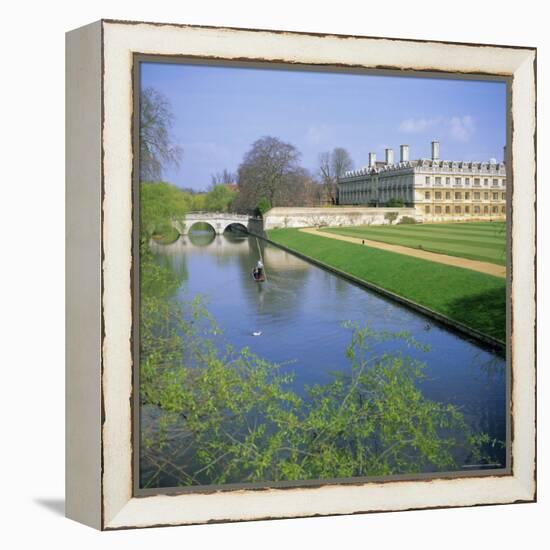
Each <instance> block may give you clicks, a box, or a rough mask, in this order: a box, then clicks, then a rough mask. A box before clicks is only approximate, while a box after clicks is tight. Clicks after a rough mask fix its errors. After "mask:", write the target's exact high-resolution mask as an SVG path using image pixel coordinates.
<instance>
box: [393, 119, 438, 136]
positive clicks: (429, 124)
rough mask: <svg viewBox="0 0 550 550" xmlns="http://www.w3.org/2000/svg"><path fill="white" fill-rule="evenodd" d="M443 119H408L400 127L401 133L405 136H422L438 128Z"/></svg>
mask: <svg viewBox="0 0 550 550" xmlns="http://www.w3.org/2000/svg"><path fill="white" fill-rule="evenodd" d="M440 122H441V118H440V117H439V118H407V119H405V120H403V121H402V122H401V124H400V125H399V131H400V132H403V133H404V134H421V133H422V132H425V131H426V130H429V129H431V128H433V127H435V126H437V125H438V124H439V123H440Z"/></svg>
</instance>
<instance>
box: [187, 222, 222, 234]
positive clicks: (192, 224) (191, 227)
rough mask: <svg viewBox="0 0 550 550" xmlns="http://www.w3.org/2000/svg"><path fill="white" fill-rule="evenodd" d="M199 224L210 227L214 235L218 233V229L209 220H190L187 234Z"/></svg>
mask: <svg viewBox="0 0 550 550" xmlns="http://www.w3.org/2000/svg"><path fill="white" fill-rule="evenodd" d="M198 223H201V224H204V225H208V226H209V227H210V229H212V231H214V233H218V230H217V229H216V226H215V225H214V224H213V223H211V222H210V221H208V220H190V221H189V222H188V223H187V224H186V227H185V233H189V232H190V231H191V230H192V229H193V227H194V226H195V225H197V224H198Z"/></svg>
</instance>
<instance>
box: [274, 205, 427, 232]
mask: <svg viewBox="0 0 550 550" xmlns="http://www.w3.org/2000/svg"><path fill="white" fill-rule="evenodd" d="M388 212H397V214H398V216H397V219H395V220H394V221H393V222H392V223H394V224H395V223H398V222H399V221H400V220H401V218H403V217H404V216H408V217H411V218H414V219H415V220H416V221H418V222H421V221H422V218H421V217H419V216H418V214H417V213H416V212H415V209H414V208H376V207H362V206H334V207H327V208H306V207H303V208H302V207H275V208H272V209H271V210H269V211H268V212H266V213H265V214H264V229H265V230H269V229H280V228H285V227H292V228H298V227H323V226H331V227H338V226H353V225H383V224H389V223H390V222H389V221H388V220H387V219H386V218H385V216H386V214H387V213H388Z"/></svg>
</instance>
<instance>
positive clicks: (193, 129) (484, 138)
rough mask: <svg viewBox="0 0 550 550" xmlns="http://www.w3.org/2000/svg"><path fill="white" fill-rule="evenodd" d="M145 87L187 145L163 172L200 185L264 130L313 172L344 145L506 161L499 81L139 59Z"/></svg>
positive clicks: (380, 152)
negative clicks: (435, 148) (436, 144)
mask: <svg viewBox="0 0 550 550" xmlns="http://www.w3.org/2000/svg"><path fill="white" fill-rule="evenodd" d="M141 86H142V88H145V87H149V86H152V87H154V88H155V89H157V90H158V91H160V92H162V93H163V94H164V95H165V96H166V97H167V98H168V99H169V101H170V103H171V106H172V110H173V113H174V115H175V120H174V125H173V128H172V135H173V139H174V141H176V142H177V143H178V144H179V145H180V146H181V147H182V148H183V151H184V153H183V159H182V162H181V166H180V167H179V169H176V168H168V169H166V170H165V172H164V179H165V180H167V181H170V182H172V183H175V184H176V185H179V186H180V187H191V188H194V189H197V190H202V189H206V188H207V187H208V186H209V185H210V176H211V174H213V173H216V172H221V171H222V170H223V169H224V168H226V169H228V170H230V171H232V172H236V171H237V168H238V166H239V164H240V162H241V160H242V158H243V155H244V154H245V153H246V152H247V151H248V150H249V149H250V147H251V145H252V143H253V142H254V141H255V140H257V139H259V138H260V137H262V136H266V135H270V136H275V137H277V138H279V139H281V140H283V141H287V142H289V143H292V144H293V145H295V146H296V147H297V148H298V150H299V151H300V152H301V153H302V165H303V166H304V168H307V169H308V170H310V171H311V172H312V173H315V172H316V171H317V165H318V155H319V153H321V152H323V151H329V150H332V149H333V148H334V147H344V148H346V149H347V150H348V151H349V153H350V155H351V157H352V159H353V161H354V165H355V168H360V167H362V166H365V165H366V164H367V163H368V153H369V152H370V151H373V152H375V153H376V154H377V159H379V160H383V158H384V148H385V147H393V148H394V154H395V158H396V160H397V159H398V158H399V145H400V144H402V143H406V144H408V145H409V147H410V157H411V159H416V158H423V157H429V156H430V142H431V141H432V139H438V140H439V141H440V143H441V158H444V159H449V160H489V159H490V158H496V159H497V160H501V159H502V147H503V145H504V144H505V140H506V86H505V84H504V83H503V82H488V81H472V80H454V79H452V80H451V79H434V78H419V77H395V76H378V75H377V76H373V75H358V74H345V73H328V72H311V71H299V70H274V69H257V68H234V67H219V66H204V65H183V64H167V63H143V64H142V72H141Z"/></svg>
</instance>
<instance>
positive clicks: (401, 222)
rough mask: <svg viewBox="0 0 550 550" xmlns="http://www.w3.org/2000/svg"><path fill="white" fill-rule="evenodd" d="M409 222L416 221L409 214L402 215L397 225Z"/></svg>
mask: <svg viewBox="0 0 550 550" xmlns="http://www.w3.org/2000/svg"><path fill="white" fill-rule="evenodd" d="M410 223H418V222H417V221H416V220H415V219H414V218H413V217H411V216H403V217H402V218H401V219H400V220H399V221H398V222H397V224H398V225H401V224H405V225H406V224H410Z"/></svg>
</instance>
